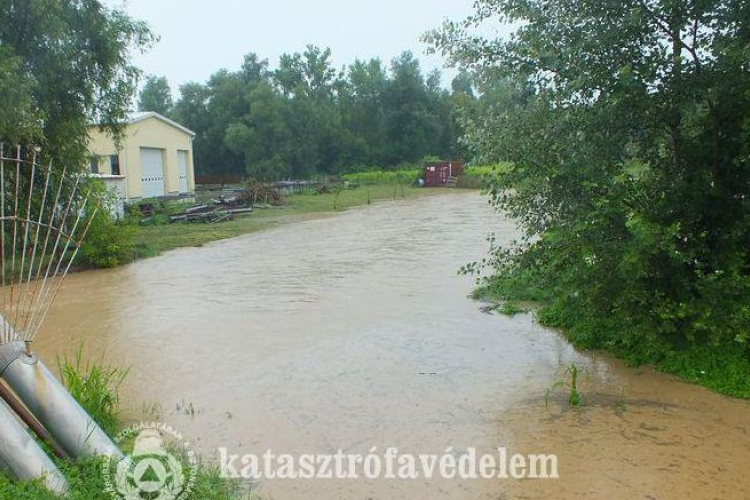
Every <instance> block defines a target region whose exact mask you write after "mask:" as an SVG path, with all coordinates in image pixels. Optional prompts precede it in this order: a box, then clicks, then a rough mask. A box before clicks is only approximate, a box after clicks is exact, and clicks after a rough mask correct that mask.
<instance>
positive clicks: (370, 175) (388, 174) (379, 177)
mask: <svg viewBox="0 0 750 500" xmlns="http://www.w3.org/2000/svg"><path fill="white" fill-rule="evenodd" d="M420 173H421V170H420V169H418V168H409V169H402V170H386V171H375V172H359V173H356V174H345V175H342V176H341V178H342V179H343V180H345V181H347V182H356V183H358V184H411V183H412V182H415V181H416V180H417V179H418V178H419V176H420Z"/></svg>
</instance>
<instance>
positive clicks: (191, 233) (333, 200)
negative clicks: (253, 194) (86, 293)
mask: <svg viewBox="0 0 750 500" xmlns="http://www.w3.org/2000/svg"><path fill="white" fill-rule="evenodd" d="M444 192H445V190H444V189H426V188H413V187H410V186H407V185H403V184H402V185H399V184H374V185H369V186H361V187H359V188H357V189H350V190H343V191H341V192H339V193H323V194H317V193H308V194H295V195H292V196H289V197H287V198H286V203H285V205H283V206H280V207H272V208H268V209H258V210H255V211H254V212H253V213H252V214H251V215H248V216H241V217H237V218H236V219H235V220H233V221H229V222H225V223H221V224H185V223H181V224H164V225H154V226H139V227H137V228H136V229H135V236H134V238H135V253H134V259H133V260H139V259H143V258H148V257H154V256H157V255H160V254H162V253H164V252H167V251H169V250H174V249H176V248H182V247H199V246H202V245H205V244H207V243H210V242H212V241H218V240H223V239H228V238H234V237H237V236H241V235H243V234H248V233H253V232H256V231H261V230H263V229H268V228H269V227H273V226H277V225H281V224H288V223H292V222H297V221H299V220H304V219H312V218H319V217H326V216H330V215H332V214H335V213H339V212H341V211H344V210H347V209H350V208H354V207H358V206H364V205H368V204H372V203H376V202H382V201H387V200H402V199H407V198H419V197H424V196H430V195H434V194H439V193H444Z"/></svg>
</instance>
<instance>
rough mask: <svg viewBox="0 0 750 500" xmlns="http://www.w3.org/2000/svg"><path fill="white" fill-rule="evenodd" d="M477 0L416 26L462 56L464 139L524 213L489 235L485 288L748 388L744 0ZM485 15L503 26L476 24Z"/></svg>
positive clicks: (589, 341) (496, 199)
mask: <svg viewBox="0 0 750 500" xmlns="http://www.w3.org/2000/svg"><path fill="white" fill-rule="evenodd" d="M477 8H478V11H479V14H478V15H477V16H475V17H472V18H470V19H468V20H466V22H447V23H446V24H445V25H444V26H443V28H442V29H440V30H438V31H435V32H432V33H430V34H429V35H427V37H426V38H427V39H428V40H429V41H430V42H431V43H432V44H433V47H434V48H435V50H436V51H440V52H443V53H446V54H448V55H449V56H450V57H451V59H452V62H454V63H455V64H457V65H458V66H459V67H462V68H465V71H466V72H469V71H470V72H471V73H470V74H471V78H472V79H473V82H474V84H475V85H476V87H477V88H478V89H479V90H480V94H481V96H482V97H481V98H480V99H478V100H472V101H469V102H466V103H464V104H463V105H461V106H460V107H459V109H458V110H457V114H458V115H459V121H461V122H462V123H463V124H464V127H465V130H466V132H467V134H466V137H465V138H464V140H465V142H466V143H467V145H468V146H469V147H471V148H472V149H473V152H474V155H475V160H476V161H481V162H483V163H487V164H493V163H496V162H508V163H505V164H504V165H503V166H502V167H501V168H498V169H496V170H495V171H493V172H491V173H490V175H488V176H487V181H488V193H489V196H490V199H491V201H492V203H493V204H494V205H495V206H496V207H497V208H498V209H500V210H502V211H504V212H505V213H507V214H509V215H510V216H512V217H514V218H515V219H516V220H517V221H518V222H519V223H520V224H521V226H522V228H523V229H524V237H523V239H522V240H521V241H519V242H518V243H517V244H515V245H512V246H495V247H494V248H493V251H492V253H491V255H490V256H489V257H488V258H487V259H486V261H485V262H484V264H485V265H486V266H488V267H490V268H491V269H493V270H494V276H492V277H490V278H489V279H487V280H485V282H484V286H485V288H486V289H487V290H488V291H490V292H491V293H495V294H497V295H499V296H500V298H501V299H503V300H511V301H513V300H529V299H532V300H540V301H541V302H542V307H541V309H540V310H539V312H538V316H539V319H540V320H541V321H542V322H543V323H544V324H546V325H550V326H556V327H559V328H561V329H562V330H563V331H564V332H565V334H566V335H567V336H568V338H570V339H571V340H572V341H573V343H574V344H575V345H576V346H579V347H581V348H604V349H608V350H610V351H612V352H614V353H615V354H617V355H619V356H622V357H623V358H625V359H626V360H627V361H628V362H630V363H633V364H642V363H653V364H654V365H656V366H657V367H658V368H660V369H662V370H665V371H668V372H671V373H676V374H677V375H679V376H681V377H683V378H685V379H687V380H691V381H694V382H697V383H700V384H703V385H705V386H707V387H710V388H712V389H715V390H718V391H721V392H723V393H726V394H731V395H734V396H739V397H746V398H747V397H750V334H749V333H748V332H750V307H749V306H748V297H750V250H749V249H750V204H748V203H747V201H746V200H747V199H748V198H749V197H750V182H749V181H748V180H749V179H750V139H749V138H750V93H748V92H747V89H748V88H750V70H748V66H747V47H748V43H750V10H748V9H750V7H749V6H748V5H747V3H744V2H739V1H735V0H726V1H717V2H708V3H707V2H701V1H698V0H686V1H683V2H673V1H670V0H643V1H642V0H638V1H624V2H619V1H618V2H604V3H602V2H601V1H598V0H579V1H576V2H551V3H550V2H546V1H542V0H530V1H526V2H506V1H500V2H496V1H491V0H479V1H478V2H477ZM498 20H501V21H513V22H515V23H517V25H518V26H519V28H517V30H516V32H515V36H514V38H513V41H512V42H508V41H507V40H487V39H486V38H485V37H484V36H483V35H482V34H481V33H483V31H482V29H481V26H482V24H483V23H484V22H497V21H498ZM591 40H595V41H596V43H591ZM481 264H482V263H480V264H477V265H476V266H469V268H467V269H466V270H467V271H469V272H471V271H477V270H478V269H479V267H481Z"/></svg>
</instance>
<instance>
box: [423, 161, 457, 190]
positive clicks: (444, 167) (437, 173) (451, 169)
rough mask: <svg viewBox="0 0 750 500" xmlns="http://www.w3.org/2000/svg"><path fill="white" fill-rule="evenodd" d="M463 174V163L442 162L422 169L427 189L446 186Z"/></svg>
mask: <svg viewBox="0 0 750 500" xmlns="http://www.w3.org/2000/svg"><path fill="white" fill-rule="evenodd" d="M463 174H464V164H463V162H460V161H443V162H440V163H432V164H430V165H427V166H426V167H425V168H424V184H425V186H427V187H442V186H448V185H449V184H451V183H453V182H455V180H456V179H457V178H458V177H459V176H461V175H463Z"/></svg>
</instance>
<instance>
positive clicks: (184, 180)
mask: <svg viewBox="0 0 750 500" xmlns="http://www.w3.org/2000/svg"><path fill="white" fill-rule="evenodd" d="M177 171H178V172H179V174H180V193H187V192H188V152H187V151H177Z"/></svg>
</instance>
